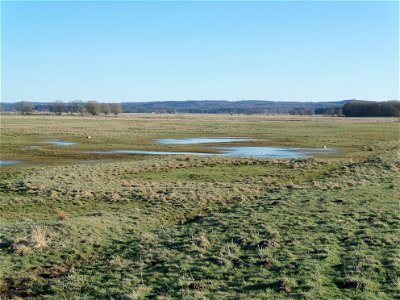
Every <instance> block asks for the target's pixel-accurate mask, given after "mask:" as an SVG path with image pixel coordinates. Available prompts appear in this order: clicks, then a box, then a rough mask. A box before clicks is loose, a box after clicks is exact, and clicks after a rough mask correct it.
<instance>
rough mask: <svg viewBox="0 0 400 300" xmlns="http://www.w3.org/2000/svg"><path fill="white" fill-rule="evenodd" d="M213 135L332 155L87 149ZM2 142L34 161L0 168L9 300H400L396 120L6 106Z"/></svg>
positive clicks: (0, 243) (145, 146)
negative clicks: (39, 110)
mask: <svg viewBox="0 0 400 300" xmlns="http://www.w3.org/2000/svg"><path fill="white" fill-rule="evenodd" d="M88 136H90V137H91V138H90V139H88V138H87V137H88ZM212 136H214V137H221V136H234V137H251V138H255V139H257V140H256V141H251V142H235V143H230V144H231V145H250V146H282V147H305V148H314V147H317V148H319V147H323V146H327V147H330V148H336V149H337V152H336V153H334V154H332V155H326V156H317V157H314V158H309V159H261V158H243V157H222V156H189V155H184V156H148V155H123V154H118V155H104V154H94V153H89V152H90V151H95V150H110V149H137V150H159V151H184V152H191V151H199V152H212V151H211V150H210V149H208V148H207V147H205V145H162V144H154V143H152V140H153V139H158V138H181V137H212ZM0 137H1V152H0V153H1V159H2V160H23V161H24V162H25V163H26V164H21V165H17V166H7V167H1V169H0V171H1V174H0V180H1V183H0V199H1V200H0V299H8V298H13V297H15V298H18V297H20V298H27V299H143V298H150V299H400V297H399V295H400V278H399V274H400V256H399V255H400V248H399V246H398V245H399V244H400V232H399V229H400V216H399V198H400V193H399V186H400V180H399V176H398V172H399V168H400V163H399V157H398V155H399V152H398V151H399V148H398V147H399V122H398V120H396V119H390V118H387V119H378V118H377V119H373V118H371V119H350V118H348V119H345V118H322V117H289V116H287V117H285V116H228V115H181V116H179V115H150V114H149V115H124V116H120V117H77V116H61V117H53V116H12V115H3V116H1V136H0ZM50 139H60V140H66V141H73V142H78V143H79V144H76V145H72V146H66V147H62V146H56V145H48V144H43V141H45V140H50ZM31 146H39V147H36V148H32V147H31ZM82 160H99V162H96V163H93V164H88V163H80V161H82Z"/></svg>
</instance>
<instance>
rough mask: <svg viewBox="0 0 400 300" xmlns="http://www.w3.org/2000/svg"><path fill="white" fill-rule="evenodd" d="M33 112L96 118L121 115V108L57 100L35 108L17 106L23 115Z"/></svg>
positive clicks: (24, 104)
mask: <svg viewBox="0 0 400 300" xmlns="http://www.w3.org/2000/svg"><path fill="white" fill-rule="evenodd" d="M34 110H40V111H49V112H51V113H53V114H56V115H62V114H64V113H69V114H71V115H73V114H80V115H85V114H89V115H93V116H97V115H100V114H104V115H110V114H114V115H119V114H121V113H122V112H123V111H122V107H121V104H119V103H99V102H97V101H88V102H82V101H72V102H68V103H64V102H63V101H60V100H57V101H55V102H52V103H49V104H47V105H45V106H41V107H40V108H39V107H35V106H33V105H32V104H31V103H30V102H27V101H22V102H20V103H19V105H18V111H19V112H20V113H22V114H23V115H28V114H31V113H32V111H34Z"/></svg>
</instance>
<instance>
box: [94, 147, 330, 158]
mask: <svg viewBox="0 0 400 300" xmlns="http://www.w3.org/2000/svg"><path fill="white" fill-rule="evenodd" d="M209 149H215V150H219V151H220V152H219V153H204V152H168V151H144V150H108V151H94V152H91V153H96V154H148V155H216V156H240V157H259V158H305V157H311V156H312V155H313V154H333V153H335V149H330V148H327V149H323V148H321V149H320V148H315V149H306V148H276V147H212V148H209Z"/></svg>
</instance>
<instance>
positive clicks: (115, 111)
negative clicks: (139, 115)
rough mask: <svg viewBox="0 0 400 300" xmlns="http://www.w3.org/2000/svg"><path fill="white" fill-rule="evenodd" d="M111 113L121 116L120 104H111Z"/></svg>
mask: <svg viewBox="0 0 400 300" xmlns="http://www.w3.org/2000/svg"><path fill="white" fill-rule="evenodd" d="M111 112H112V113H113V114H114V115H119V114H122V107H121V104H119V103H113V104H111Z"/></svg>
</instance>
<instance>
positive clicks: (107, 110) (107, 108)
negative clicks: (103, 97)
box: [101, 103, 111, 115]
mask: <svg viewBox="0 0 400 300" xmlns="http://www.w3.org/2000/svg"><path fill="white" fill-rule="evenodd" d="M101 112H102V113H103V114H105V115H109V114H110V113H111V106H110V104H108V103H102V104H101Z"/></svg>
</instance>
